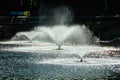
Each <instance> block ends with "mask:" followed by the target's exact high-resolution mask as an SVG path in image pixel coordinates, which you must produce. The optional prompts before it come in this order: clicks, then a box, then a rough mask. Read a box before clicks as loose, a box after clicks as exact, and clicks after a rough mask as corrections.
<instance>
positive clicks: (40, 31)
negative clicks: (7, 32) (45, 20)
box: [0, 8, 120, 80]
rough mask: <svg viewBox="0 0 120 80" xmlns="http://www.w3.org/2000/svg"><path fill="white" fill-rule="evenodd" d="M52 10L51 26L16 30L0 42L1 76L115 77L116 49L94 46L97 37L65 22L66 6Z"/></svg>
mask: <svg viewBox="0 0 120 80" xmlns="http://www.w3.org/2000/svg"><path fill="white" fill-rule="evenodd" d="M57 9H58V8H57ZM55 11H57V13H58V14H56V15H55V16H54V17H53V18H54V19H57V20H54V21H56V22H55V25H51V26H37V27H35V28H34V29H33V30H32V31H29V32H19V33H17V34H16V35H15V36H14V37H13V38H12V41H7V42H0V45H1V48H0V54H1V55H0V59H1V60H0V64H1V68H2V73H3V74H0V76H2V79H4V78H5V79H29V80H108V79H111V80H113V79H119V75H120V67H119V66H120V59H119V58H120V49H119V48H115V47H101V46H98V45H96V44H95V43H96V41H97V39H98V38H97V37H95V36H94V35H93V33H92V32H91V31H90V30H89V29H88V28H87V27H86V26H85V25H67V24H65V23H66V22H67V20H68V19H69V18H70V11H69V10H68V8H65V10H64V9H63V8H62V10H61V9H60V11H59V10H55ZM62 12H63V14H62ZM64 12H65V13H66V14H65V13H64ZM67 12H68V13H67ZM54 13H55V12H54ZM60 14H61V15H62V17H60ZM64 16H65V17H64ZM56 17H59V18H56ZM62 20H63V21H62ZM58 22H60V23H59V24H58ZM67 23H68V22H67ZM56 24H58V25H56ZM21 36H23V37H22V38H21ZM23 38H24V39H23ZM21 39H22V41H19V40H21ZM16 40H18V41H16ZM25 40H28V41H30V43H29V42H28V41H25ZM8 44H10V46H8ZM11 44H12V45H11ZM19 45H20V46H19ZM56 47H57V49H56Z"/></svg>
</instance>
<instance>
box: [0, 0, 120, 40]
mask: <svg viewBox="0 0 120 80" xmlns="http://www.w3.org/2000/svg"><path fill="white" fill-rule="evenodd" d="M60 6H67V7H68V8H70V9H71V11H72V12H73V16H74V20H73V21H72V22H71V24H85V25H86V26H87V27H88V28H89V29H90V30H92V31H93V33H94V34H95V35H96V36H98V37H99V38H100V39H101V40H112V39H116V38H119V37H120V0H0V39H1V40H5V39H10V38H11V37H12V36H13V35H14V34H15V33H16V32H18V31H26V30H30V29H32V28H33V27H35V26H38V25H46V24H48V23H47V22H46V21H45V20H46V19H50V16H49V15H45V16H43V15H44V14H46V13H49V10H50V9H53V8H55V7H60ZM24 11H29V12H30V15H29V16H26V17H25V18H22V17H20V18H18V17H19V16H24V15H22V14H11V12H17V13H19V12H24Z"/></svg>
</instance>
